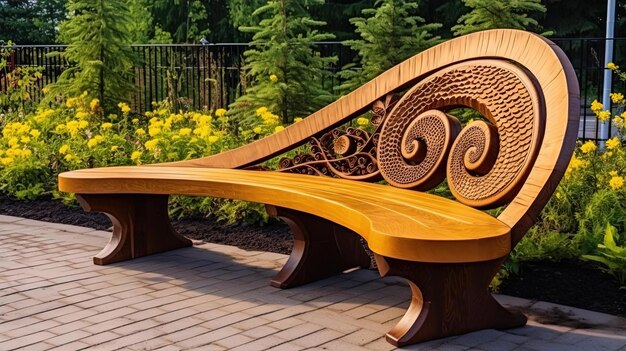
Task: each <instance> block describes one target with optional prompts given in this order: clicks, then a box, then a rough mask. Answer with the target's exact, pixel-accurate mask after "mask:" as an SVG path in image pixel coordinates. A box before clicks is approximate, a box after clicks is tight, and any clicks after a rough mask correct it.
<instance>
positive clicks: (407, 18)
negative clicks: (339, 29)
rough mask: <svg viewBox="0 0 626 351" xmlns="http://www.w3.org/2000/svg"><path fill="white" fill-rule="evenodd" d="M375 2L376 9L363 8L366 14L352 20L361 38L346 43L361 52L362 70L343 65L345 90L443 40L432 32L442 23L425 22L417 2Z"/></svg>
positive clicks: (341, 87)
mask: <svg viewBox="0 0 626 351" xmlns="http://www.w3.org/2000/svg"><path fill="white" fill-rule="evenodd" d="M376 5H377V7H376V8H372V9H365V10H363V15H365V16H366V17H356V18H352V19H350V22H351V23H352V24H354V25H355V26H356V33H358V34H359V35H360V36H361V39H357V40H348V41H346V42H344V43H345V44H346V45H349V46H350V47H351V48H352V49H353V50H355V51H356V52H358V56H359V58H360V63H361V69H360V70H354V69H353V66H354V65H349V66H348V67H345V68H344V70H343V71H342V72H341V77H342V78H344V79H345V80H346V81H345V82H344V83H343V84H342V85H341V86H340V87H339V88H340V90H341V91H343V92H347V91H351V90H353V89H354V88H356V87H358V86H360V85H362V84H363V83H365V82H367V81H369V80H371V79H372V78H374V77H376V76H377V75H378V74H379V73H381V72H383V71H385V70H387V69H389V68H391V67H393V66H394V65H396V64H398V63H400V62H402V61H404V60H405V59H407V58H409V57H411V56H413V55H415V54H417V53H418V52H420V51H423V50H425V49H427V48H429V47H431V46H433V45H435V44H437V43H438V42H440V38H439V37H438V36H433V35H432V34H431V32H432V31H433V30H436V29H437V28H439V27H441V24H438V23H425V20H424V19H423V18H422V17H419V16H417V10H418V4H417V3H416V2H414V1H405V0H379V1H377V2H376Z"/></svg>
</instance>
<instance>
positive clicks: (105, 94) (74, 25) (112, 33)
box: [46, 0, 136, 112]
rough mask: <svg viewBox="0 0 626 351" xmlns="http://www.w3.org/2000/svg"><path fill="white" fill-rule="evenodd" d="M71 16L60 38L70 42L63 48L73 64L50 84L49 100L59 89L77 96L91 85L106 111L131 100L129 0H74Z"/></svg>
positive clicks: (62, 92) (62, 28)
mask: <svg viewBox="0 0 626 351" xmlns="http://www.w3.org/2000/svg"><path fill="white" fill-rule="evenodd" d="M67 10H68V12H69V13H70V15H71V16H70V18H69V19H68V20H67V21H65V22H63V23H62V24H61V27H60V34H59V36H60V39H61V41H63V42H64V43H66V44H69V47H68V48H67V49H66V50H65V51H64V52H63V53H61V55H62V57H63V58H64V59H66V60H67V61H69V62H70V63H71V64H72V66H71V67H69V68H67V69H66V70H65V71H63V73H62V74H61V76H60V77H59V80H58V81H57V82H56V83H54V84H51V85H49V86H48V89H49V90H50V93H51V94H49V95H48V98H47V99H46V102H50V101H51V100H54V99H55V98H56V96H57V95H61V96H64V97H68V96H78V95H80V94H82V93H83V92H85V91H87V92H89V93H90V94H92V95H91V97H94V98H97V99H98V100H99V101H100V103H101V104H102V106H103V108H104V110H105V111H107V112H111V111H113V110H115V106H116V104H117V103H118V102H119V101H128V100H129V94H130V93H131V92H132V91H133V90H134V89H135V86H134V85H133V83H132V77H133V76H132V74H131V73H132V71H131V68H132V66H133V63H134V62H135V59H136V58H135V55H134V53H133V51H132V49H131V46H130V44H131V43H132V37H131V30H132V28H134V25H133V16H132V14H131V11H130V9H129V8H128V5H127V1H125V0H70V1H69V3H68V5H67Z"/></svg>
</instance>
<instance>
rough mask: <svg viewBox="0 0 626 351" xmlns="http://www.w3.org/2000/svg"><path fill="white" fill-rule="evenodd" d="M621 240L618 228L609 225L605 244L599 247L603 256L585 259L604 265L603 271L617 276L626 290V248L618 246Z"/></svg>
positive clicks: (586, 257)
mask: <svg viewBox="0 0 626 351" xmlns="http://www.w3.org/2000/svg"><path fill="white" fill-rule="evenodd" d="M619 240H620V236H619V234H618V233H617V228H615V227H614V226H612V225H610V224H607V226H606V231H605V234H604V242H603V243H602V244H599V245H598V249H599V251H600V254H601V256H599V255H584V256H583V258H584V259H587V260H590V261H595V262H599V263H601V264H603V265H604V266H605V267H604V268H603V269H604V270H605V271H606V272H608V273H610V274H612V275H613V276H615V278H617V280H618V281H619V283H620V285H621V286H622V288H626V246H620V245H618V242H619Z"/></svg>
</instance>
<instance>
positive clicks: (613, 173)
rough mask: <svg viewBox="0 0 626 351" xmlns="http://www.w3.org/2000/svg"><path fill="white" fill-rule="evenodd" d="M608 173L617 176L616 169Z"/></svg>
mask: <svg viewBox="0 0 626 351" xmlns="http://www.w3.org/2000/svg"><path fill="white" fill-rule="evenodd" d="M609 175H610V176H611V177H617V171H610V172H609Z"/></svg>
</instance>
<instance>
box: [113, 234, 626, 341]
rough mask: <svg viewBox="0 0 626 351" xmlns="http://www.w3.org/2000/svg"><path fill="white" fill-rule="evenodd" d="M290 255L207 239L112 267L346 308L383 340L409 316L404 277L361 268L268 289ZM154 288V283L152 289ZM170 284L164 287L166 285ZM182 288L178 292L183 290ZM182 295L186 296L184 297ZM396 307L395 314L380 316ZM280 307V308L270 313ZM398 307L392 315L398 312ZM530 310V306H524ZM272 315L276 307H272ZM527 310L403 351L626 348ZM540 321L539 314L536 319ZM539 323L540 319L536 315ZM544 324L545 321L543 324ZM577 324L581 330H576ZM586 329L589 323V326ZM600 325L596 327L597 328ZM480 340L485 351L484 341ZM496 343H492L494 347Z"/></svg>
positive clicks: (234, 294)
mask: <svg viewBox="0 0 626 351" xmlns="http://www.w3.org/2000/svg"><path fill="white" fill-rule="evenodd" d="M285 261H286V256H285V255H279V254H273V253H265V252H257V251H245V250H241V249H238V248H235V247H228V246H218V245H212V244H203V245H200V246H199V247H198V246H194V247H190V248H184V249H178V250H173V251H169V252H166V253H161V254H156V255H152V256H148V257H142V258H138V259H135V260H132V261H125V262H119V263H115V264H111V265H109V266H107V267H118V268H123V269H125V270H129V271H134V272H136V274H134V276H135V277H136V278H137V279H140V280H143V281H144V282H146V283H147V284H148V285H155V286H158V285H157V284H160V283H171V284H172V285H174V286H177V287H182V288H184V289H185V290H187V291H193V292H196V293H198V294H203V295H204V294H210V295H213V296H218V297H220V298H228V300H229V303H233V304H234V303H238V302H252V303H255V304H258V305H262V304H272V305H278V306H284V308H290V307H292V306H304V309H303V310H302V312H300V313H305V312H307V311H312V310H315V309H318V308H324V309H327V310H328V312H334V313H339V314H343V313H347V314H348V315H349V316H350V317H351V318H357V319H360V318H366V319H372V318H371V316H374V315H376V318H373V320H372V322H378V323H380V329H379V333H380V337H381V338H382V337H383V335H384V333H386V332H387V330H388V329H389V328H391V327H392V326H393V325H395V323H397V322H398V320H399V318H400V317H401V316H402V315H403V314H404V312H405V311H406V308H407V307H408V304H409V299H410V296H411V293H410V289H409V288H408V286H407V284H406V283H404V282H403V280H402V279H399V278H395V277H390V278H381V277H380V276H379V275H378V273H377V272H376V271H375V270H371V269H358V270H352V271H347V272H344V273H342V274H339V275H336V276H333V277H330V278H326V279H322V280H319V281H316V282H313V283H309V284H306V285H304V286H300V287H295V288H290V289H278V288H275V287H272V286H270V285H269V284H270V280H271V278H272V277H273V276H274V275H276V274H277V273H278V271H279V270H280V268H281V267H282V265H283V264H284V262H285ZM148 287H150V286H148ZM165 289H167V288H165ZM179 293H180V292H179ZM181 298H184V297H181ZM362 305H364V306H366V307H367V308H368V309H369V312H370V313H371V314H370V315H369V316H368V315H364V316H361V317H359V316H358V314H354V313H351V312H350V310H353V311H355V310H354V309H356V308H358V307H359V306H362ZM389 309H392V310H393V312H392V313H388V311H387V312H386V313H384V314H383V313H378V314H377V311H378V312H381V311H384V310H389ZM277 310H280V309H275V310H273V312H275V311H277ZM394 312H395V313H394ZM526 312H527V311H526ZM268 313H271V312H268ZM533 319H534V316H533V314H532V313H530V321H529V324H528V325H527V326H525V327H523V328H516V329H509V330H506V331H497V330H482V331H478V332H473V333H469V334H465V335H461V336H453V337H448V338H444V339H439V340H433V341H430V342H426V343H420V344H417V345H411V346H407V347H404V348H402V349H406V350H433V349H434V350H436V349H437V348H438V347H440V346H441V347H443V346H444V345H445V349H449V348H450V347H452V349H455V348H454V347H455V346H458V349H467V348H474V347H476V348H478V349H481V350H483V349H484V350H487V349H488V350H491V349H494V350H495V349H499V350H505V349H513V348H511V347H518V348H516V349H519V350H525V349H529V350H535V349H536V350H556V351H558V350H589V349H607V350H621V349H622V348H623V347H625V346H626V333H624V331H623V330H621V332H619V333H621V335H618V334H617V333H618V332H615V333H616V334H612V333H613V332H611V331H606V330H598V329H593V327H594V326H593V325H585V323H584V322H581V323H579V324H576V325H569V326H568V325H544V324H539V323H537V322H535V321H534V320H533ZM538 319H539V318H538ZM539 320H540V321H541V319H539ZM544 322H545V321H544ZM573 327H576V328H578V329H574V328H573ZM587 327H589V328H587ZM596 327H597V326H596ZM481 345H483V347H482V348H481V347H480V346H481ZM494 347H495V348H494Z"/></svg>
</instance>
